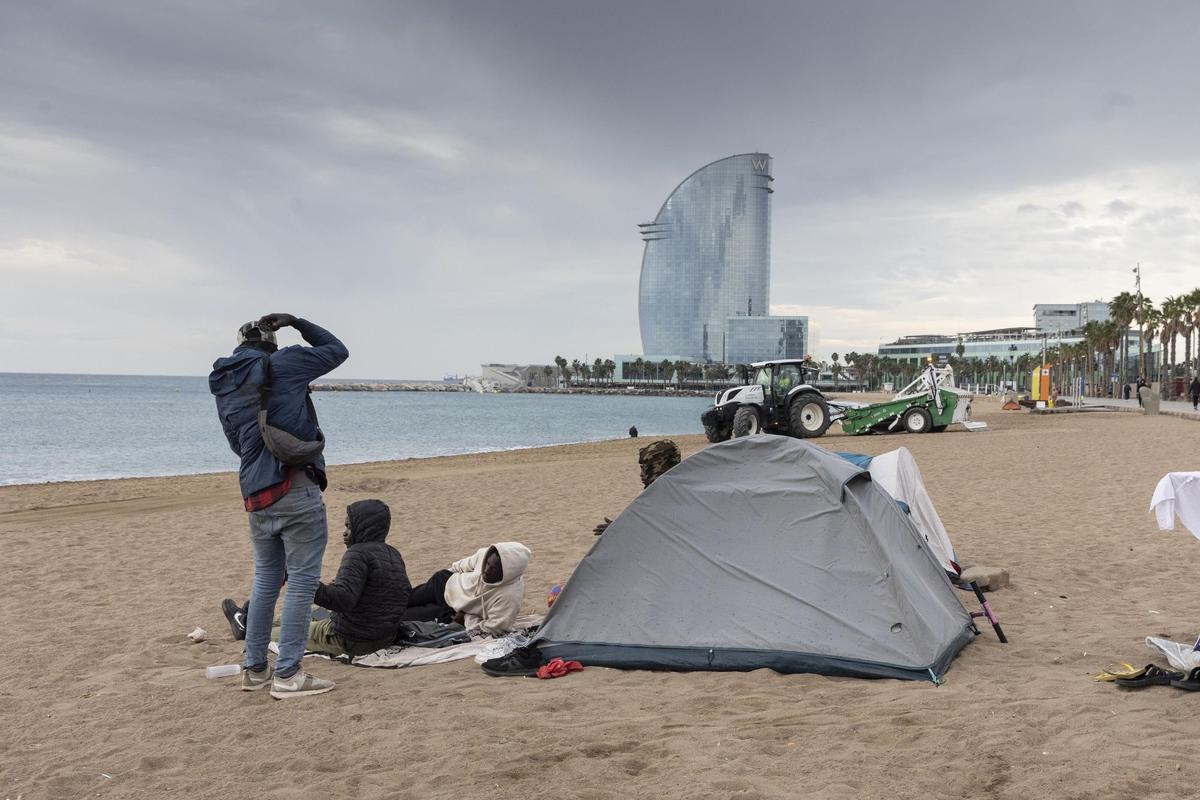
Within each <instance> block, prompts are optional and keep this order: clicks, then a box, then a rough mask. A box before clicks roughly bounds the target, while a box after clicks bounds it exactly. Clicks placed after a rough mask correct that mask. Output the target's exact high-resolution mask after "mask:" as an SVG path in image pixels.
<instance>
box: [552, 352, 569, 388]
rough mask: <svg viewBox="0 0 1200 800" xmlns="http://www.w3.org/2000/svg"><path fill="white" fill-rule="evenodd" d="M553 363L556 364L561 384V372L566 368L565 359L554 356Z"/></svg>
mask: <svg viewBox="0 0 1200 800" xmlns="http://www.w3.org/2000/svg"><path fill="white" fill-rule="evenodd" d="M554 363H555V364H557V365H558V382H559V383H560V384H561V383H562V382H563V372H564V371H565V370H566V368H567V360H566V359H565V358H563V357H562V356H555V357H554Z"/></svg>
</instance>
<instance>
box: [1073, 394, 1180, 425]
mask: <svg viewBox="0 0 1200 800" xmlns="http://www.w3.org/2000/svg"><path fill="white" fill-rule="evenodd" d="M1080 405H1085V406H1101V407H1103V408H1113V409H1119V410H1121V411H1135V412H1138V413H1141V411H1142V409H1141V408H1140V407H1139V406H1138V401H1137V400H1115V399H1112V398H1108V397H1084V398H1082V402H1081V403H1080ZM1158 413H1160V414H1166V415H1167V416H1171V417H1184V418H1186V419H1193V420H1197V421H1200V411H1195V410H1193V409H1192V404H1191V402H1185V401H1183V400H1163V401H1162V402H1160V403H1159V407H1158Z"/></svg>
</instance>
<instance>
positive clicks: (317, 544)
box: [243, 486, 329, 678]
mask: <svg viewBox="0 0 1200 800" xmlns="http://www.w3.org/2000/svg"><path fill="white" fill-rule="evenodd" d="M328 538H329V532H328V526H327V525H326V521H325V503H324V501H323V500H321V490H320V489H318V488H317V487H316V486H297V487H295V488H293V489H292V490H291V491H290V492H288V493H287V495H286V496H284V498H283V499H281V500H280V501H278V502H277V503H275V504H274V505H272V506H270V507H269V508H264V509H263V510H262V511H251V512H250V544H251V545H252V546H253V547H254V587H253V588H252V589H251V590H250V613H249V614H248V616H247V618H246V660H245V662H244V663H243V666H244V667H245V668H246V669H253V670H255V671H261V670H264V669H266V668H267V644H268V643H269V642H270V641H271V620H272V618H273V617H274V616H275V601H276V600H277V599H278V598H279V589H280V583H281V582H282V580H283V574H284V567H285V566H286V568H287V577H288V582H287V593H286V595H284V598H283V614H282V615H281V616H280V623H281V624H280V632H279V657H278V658H276V659H275V674H276V675H278V676H279V677H281V678H290V677H291V676H292V675H294V674H295V673H296V672H297V671H298V670H299V669H300V658H301V657H302V656H303V655H304V648H305V645H306V644H307V643H308V625H309V622H311V620H312V602H313V596H314V595H315V594H316V593H317V582H318V581H319V580H320V578H321V559H322V558H323V557H324V555H325V542H326V540H327V539H328Z"/></svg>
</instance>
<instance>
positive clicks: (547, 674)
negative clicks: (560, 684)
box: [537, 658, 583, 680]
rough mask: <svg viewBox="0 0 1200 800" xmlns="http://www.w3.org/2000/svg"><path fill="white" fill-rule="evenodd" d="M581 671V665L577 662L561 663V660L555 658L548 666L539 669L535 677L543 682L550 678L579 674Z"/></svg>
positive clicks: (544, 665)
mask: <svg viewBox="0 0 1200 800" xmlns="http://www.w3.org/2000/svg"><path fill="white" fill-rule="evenodd" d="M582 669H583V664H580V663H579V662H578V661H563V660H562V659H561V658H555V659H552V660H551V661H550V662H549V663H548V664H543V665H542V666H541V667H539V668H538V671H537V676H538V677H539V678H541V679H543V680H549V679H550V678H561V677H562V676H563V675H568V674H570V673H572V672H579V671H580V670H582Z"/></svg>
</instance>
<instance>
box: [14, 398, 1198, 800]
mask: <svg viewBox="0 0 1200 800" xmlns="http://www.w3.org/2000/svg"><path fill="white" fill-rule="evenodd" d="M976 405H977V412H976V417H977V418H978V419H983V420H986V421H987V422H988V423H989V424H990V425H991V427H992V430H990V431H989V432H986V433H968V432H966V431H962V430H951V431H947V432H945V433H943V434H939V435H925V436H906V435H893V436H872V437H863V438H854V439H852V438H849V437H842V436H841V435H840V434H839V435H831V436H828V437H826V438H825V439H823V440H820V443H821V444H822V445H824V446H826V447H829V448H830V449H852V450H856V451H860V452H866V453H872V454H874V453H880V452H884V451H886V450H890V449H894V448H895V447H898V446H901V445H903V446H905V447H908V448H909V449H910V450H911V451H912V453H913V454H914V456H915V457H916V459H917V461H918V463H919V465H920V468H921V470H922V472H923V474H924V477H925V480H926V483H927V485H928V488H929V491H930V494H931V495H932V497H933V500H934V502H935V503H936V504H937V507H938V510H939V512H940V513H941V516H942V518H943V520H944V521H945V523H946V527H947V529H948V530H949V531H950V535H951V537H952V539H953V541H954V544H955V546H956V548H957V550H958V553H959V555H960V557H961V558H962V559H963V560H964V561H965V562H967V563H974V564H989V565H998V566H1003V567H1006V568H1008V569H1009V570H1010V571H1011V573H1012V584H1011V586H1009V587H1008V588H1005V589H1003V590H1001V591H998V592H995V593H993V594H992V595H991V598H992V600H993V602H994V606H995V608H996V610H997V612H998V613H999V615H1000V618H1001V621H1002V622H1003V624H1004V627H1005V630H1006V632H1007V633H1008V635H1009V637H1010V639H1011V644H1009V645H1006V646H1004V645H1000V644H999V643H998V641H997V639H996V637H995V636H994V635H993V634H992V633H991V631H990V630H989V631H987V632H985V633H984V635H982V636H980V637H978V638H977V639H976V640H975V641H974V642H972V643H971V644H969V645H968V646H967V647H966V648H965V649H964V650H963V652H962V653H961V655H960V656H959V657H958V659H957V660H956V661H955V663H954V665H953V666H952V668H951V669H950V671H949V674H948V676H947V681H946V683H945V684H944V685H942V686H941V687H935V686H933V685H932V684H930V683H918V682H904V681H897V680H855V679H840V678H839V679H835V678H827V677H822V676H817V675H778V674H775V673H772V672H768V671H759V672H753V673H740V674H734V673H693V674H673V673H650V672H620V671H615V670H607V669H599V668H589V669H586V670H585V671H584V672H582V673H580V674H575V675H570V676H568V677H566V678H563V679H560V680H554V681H534V680H525V679H497V678H489V677H487V676H486V675H484V674H483V673H482V672H480V670H479V668H478V666H477V665H476V664H475V663H474V662H473V661H465V662H458V663H453V664H449V665H441V666H428V667H418V668H412V669H405V670H397V671H385V670H371V669H359V668H354V667H349V666H345V665H341V664H334V663H327V662H326V663H316V664H313V665H311V666H310V669H312V670H313V671H314V672H315V673H316V674H318V675H321V676H323V677H328V678H331V679H333V680H335V681H337V683H338V687H337V689H336V690H335V691H334V692H333V693H332V694H329V695H325V696H322V697H316V698H306V699H301V700H296V701H292V702H287V703H281V702H276V701H272V700H271V699H270V698H269V697H268V696H266V694H264V693H253V694H251V693H242V692H239V691H237V688H236V679H225V680H208V679H206V678H205V675H204V668H205V667H207V666H210V665H216V664H230V663H236V662H238V661H239V660H240V654H241V647H240V645H239V643H237V642H235V641H233V639H232V638H231V637H230V635H229V632H228V628H227V626H226V624H225V621H224V619H223V617H222V616H221V614H220V610H219V608H218V603H219V601H220V600H221V598H222V597H225V596H227V595H233V596H235V597H237V598H239V599H241V598H242V597H243V596H244V595H245V593H246V591H247V589H248V587H249V583H250V577H251V558H250V548H249V544H248V541H247V530H246V527H247V526H246V515H245V512H244V511H242V510H241V506H240V503H239V497H238V492H237V485H236V480H235V479H234V477H233V475H232V474H220V475H205V476H194V477H178V478H159V479H131V480H119V481H99V482H88V483H72V484H53V485H38V486H19V487H7V488H2V489H0V552H2V553H3V564H4V570H3V574H4V578H5V584H6V586H5V603H4V607H5V609H6V612H7V613H6V619H7V623H8V625H9V631H8V633H7V634H6V636H5V647H4V653H5V657H4V658H3V659H0V719H2V721H3V726H2V727H3V729H4V735H3V736H2V737H0V798H8V800H16V798H18V797H20V798H22V800H35V798H38V799H40V798H77V797H112V798H163V797H188V798H195V799H197V800H198V799H199V798H222V799H223V800H224V799H227V798H234V797H246V796H256V797H264V798H292V797H300V796H313V797H317V796H324V797H345V798H356V800H369V799H370V798H390V797H417V798H436V797H455V798H459V797H561V798H591V799H593V800H603V799H604V798H639V797H670V798H676V797H678V798H695V797H720V798H724V797H731V798H783V797H806V798H847V797H854V798H876V797H877V798H917V797H951V796H978V797H992V798H999V797H1004V798H1007V797H1012V798H1018V797H1019V798H1043V797H1044V798H1108V797H1112V798H1117V797H1172V798H1180V797H1188V796H1194V794H1195V787H1196V785H1197V782H1198V780H1200V765H1198V764H1197V762H1196V761H1194V760H1193V747H1194V740H1193V734H1194V731H1195V727H1196V719H1197V717H1198V713H1197V712H1198V711H1200V696H1195V695H1192V694H1190V693H1185V692H1182V691H1179V690H1176V689H1172V688H1169V687H1167V688H1154V689H1148V690H1144V691H1136V692H1123V691H1119V690H1117V689H1116V688H1115V687H1113V686H1112V685H1107V684H1100V683H1095V682H1093V681H1092V680H1091V679H1090V677H1089V674H1090V673H1094V672H1095V671H1097V670H1099V669H1100V668H1102V667H1104V666H1105V665H1106V664H1108V663H1110V662H1113V661H1128V662H1131V663H1134V664H1144V663H1146V662H1147V661H1150V660H1152V657H1153V655H1154V654H1153V653H1152V652H1151V651H1150V650H1149V649H1147V648H1146V646H1145V645H1144V643H1143V641H1142V640H1143V638H1144V637H1145V636H1147V635H1161V636H1167V637H1172V638H1175V639H1179V640H1191V639H1192V638H1194V637H1195V636H1196V634H1197V633H1198V632H1200V597H1198V596H1197V593H1196V591H1195V580H1194V575H1195V573H1196V570H1197V567H1198V566H1200V542H1197V541H1196V540H1195V539H1194V538H1193V537H1191V536H1190V535H1188V534H1187V533H1186V532H1176V533H1160V532H1158V531H1157V528H1156V526H1155V524H1154V519H1153V517H1152V515H1149V514H1147V513H1146V508H1147V505H1148V503H1149V498H1150V495H1151V492H1152V490H1153V488H1154V485H1155V482H1156V481H1157V480H1158V478H1159V477H1161V476H1162V475H1163V474H1164V473H1166V472H1167V471H1170V470H1187V469H1197V468H1198V467H1197V464H1198V461H1197V459H1198V456H1197V455H1196V453H1197V448H1196V443H1197V441H1198V440H1200V439H1198V437H1200V425H1195V424H1193V423H1191V422H1188V421H1184V420H1180V419H1175V418H1166V417H1157V418H1150V417H1142V416H1140V415H1137V414H1128V413H1103V414H1101V413H1096V414H1072V415H1062V416H1048V417H1035V416H1032V415H1030V414H1027V413H1024V412H1019V413H1013V412H1000V411H999V410H998V405H997V404H996V403H995V402H994V401H987V400H982V401H977V404H976ZM213 435H214V436H217V435H219V432H217V431H215V430H214V432H213ZM331 435H336V432H333V433H331ZM677 441H679V443H680V445H681V446H682V447H683V449H684V451H685V454H686V453H691V452H695V451H696V450H698V449H700V448H701V447H703V446H704V445H705V443H704V441H703V438H702V437H698V436H690V437H682V438H680V439H678V440H677ZM645 443H646V440H645V439H642V440H638V441H630V440H624V441H614V442H607V443H600V444H587V445H574V446H564V447H552V448H545V449H538V450H526V451H516V452H508V453H496V454H487V455H473V456H457V457H448V458H435V459H425V460H416V461H407V462H392V463H377V464H367V465H359V466H350V467H334V468H331V470H330V478H331V483H332V485H331V488H330V491H329V492H328V493H327V494H326V502H327V504H328V508H329V515H330V522H331V527H332V528H334V529H335V534H336V530H337V529H339V528H340V524H341V519H342V514H343V508H344V506H345V505H346V504H347V503H349V502H351V501H353V500H356V499H362V498H366V497H378V498H381V499H383V500H385V501H386V502H387V503H388V504H389V505H390V506H391V508H392V513H393V519H394V522H393V528H392V534H391V537H390V539H389V541H390V542H391V543H392V544H394V545H395V546H396V547H398V548H399V549H400V550H401V551H402V552H403V554H404V556H405V559H406V560H407V562H408V566H409V570H410V575H411V576H412V577H413V578H414V582H416V581H419V580H423V579H424V578H425V577H427V576H428V574H429V573H431V572H432V571H434V570H435V569H439V568H441V567H442V566H444V565H445V564H446V563H447V562H448V561H449V560H451V559H453V558H456V557H460V556H462V555H465V554H467V553H468V552H470V551H472V550H473V549H475V548H476V547H479V546H482V545H484V544H487V543H489V542H492V541H496V540H505V539H517V540H520V541H523V542H525V543H526V544H528V545H529V546H530V547H531V548H532V549H533V553H534V555H533V560H532V563H531V566H530V569H529V572H528V573H527V580H528V585H529V591H528V593H527V596H526V610H528V611H531V612H532V611H539V610H542V609H544V600H545V589H546V588H547V587H548V586H549V585H550V584H551V583H553V582H555V581H556V580H558V579H561V578H564V577H567V576H569V575H570V573H571V570H572V568H573V567H574V565H575V564H576V563H577V562H578V560H579V559H580V558H581V557H582V556H583V554H584V553H585V552H586V551H587V549H588V548H589V547H590V546H591V545H592V542H593V536H592V533H591V528H592V526H593V525H595V523H597V522H598V521H600V519H601V518H602V517H604V516H606V515H607V516H610V517H611V516H615V515H616V514H617V513H619V512H620V511H621V510H622V509H623V508H624V507H625V505H626V504H627V503H628V502H629V501H630V500H631V499H632V498H633V497H635V496H636V495H637V493H638V491H639V490H640V488H641V487H640V483H639V481H638V473H637V464H636V449H637V447H638V446H640V445H642V444H645ZM342 551H343V548H342V545H341V542H340V540H339V538H338V537H337V536H336V535H335V536H333V537H331V542H330V545H329V547H328V550H327V552H326V556H325V576H326V577H327V578H328V577H331V576H332V574H333V572H334V571H335V569H336V567H337V564H338V561H339V560H340V558H341V555H342ZM963 599H964V601H965V602H967V601H969V605H968V607H969V608H971V609H974V607H975V606H974V602H973V599H972V598H971V597H970V596H969V595H965V594H964V595H963ZM197 625H199V626H201V627H203V628H205V629H207V630H208V632H209V637H210V638H209V639H208V640H207V641H205V642H203V643H201V644H192V643H191V642H189V641H188V639H187V638H186V635H187V633H188V632H189V631H190V630H192V628H194V627H195V626H197ZM1160 663H1163V662H1161V660H1160Z"/></svg>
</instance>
